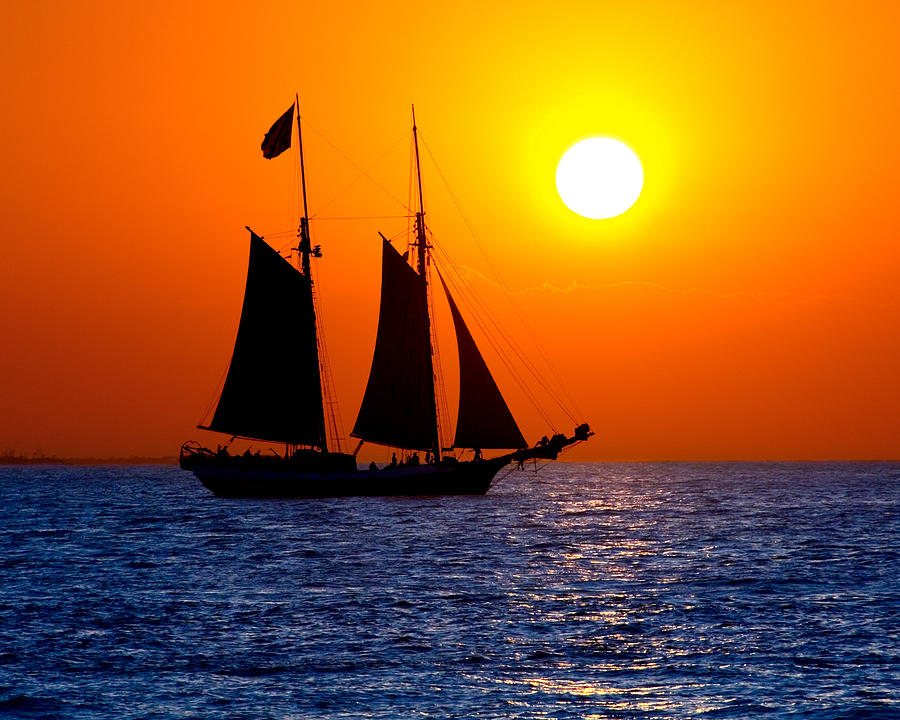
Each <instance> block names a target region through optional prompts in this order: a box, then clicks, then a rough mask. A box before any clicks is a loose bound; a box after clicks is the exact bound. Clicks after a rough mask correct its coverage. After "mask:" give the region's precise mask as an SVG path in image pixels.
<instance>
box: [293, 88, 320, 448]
mask: <svg viewBox="0 0 900 720" xmlns="http://www.w3.org/2000/svg"><path fill="white" fill-rule="evenodd" d="M294 105H295V107H296V109H297V147H298V149H299V151H300V189H301V195H302V197H303V214H302V215H301V217H300V227H299V229H298V233H297V237H298V238H299V240H300V242H299V244H298V245H297V250H298V252H299V253H300V267H301V269H302V271H303V275H304V276H305V277H306V283H304V289H305V291H306V292H307V293H308V298H307V299H308V302H309V307H311V308H312V321H313V322H312V348H311V350H310V352H311V354H312V357H313V358H314V360H315V367H316V368H317V369H318V389H319V392H318V393H317V394H316V397H315V398H314V400H313V402H314V405H315V407H314V408H313V412H314V413H315V419H316V423H317V424H318V427H319V437H320V442H319V448H320V449H321V451H322V452H323V453H324V452H328V434H327V432H326V431H325V403H324V401H323V392H322V372H321V367H322V365H321V362H320V360H319V322H318V318H317V317H316V303H315V297H314V294H313V279H312V268H311V265H310V255H313V256H315V257H322V251H321V250H320V249H319V247H318V246H317V247H316V248H315V249H313V247H312V242H311V239H310V234H309V208H308V203H307V199H306V166H305V164H304V162H303V130H302V128H301V126H300V94H299V93H296V94H295V95H294Z"/></svg>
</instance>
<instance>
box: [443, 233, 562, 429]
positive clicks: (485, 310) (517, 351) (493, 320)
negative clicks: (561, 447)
mask: <svg viewBox="0 0 900 720" xmlns="http://www.w3.org/2000/svg"><path fill="white" fill-rule="evenodd" d="M441 256H442V259H443V261H445V262H447V263H448V264H449V265H450V266H452V268H453V270H454V272H455V273H456V274H457V276H458V278H459V279H458V281H457V282H458V284H457V286H456V287H457V288H458V289H459V292H460V293H461V295H462V297H463V299H464V300H465V302H466V304H467V307H468V309H469V310H470V311H471V312H472V313H473V315H474V316H475V319H476V321H477V322H478V324H479V327H480V328H481V330H482V332H484V333H485V336H486V337H487V339H488V342H490V343H491V346H492V347H493V348H494V349H495V350H496V351H497V353H498V354H499V355H501V356H502V355H503V350H501V349H500V347H499V346H498V345H496V344H495V343H494V340H493V336H492V334H491V333H490V332H489V329H488V328H487V327H486V326H485V321H483V320H481V315H480V314H479V313H481V314H483V315H484V317H485V318H486V319H487V321H489V322H490V324H491V325H492V326H493V328H494V330H495V332H496V334H497V335H498V336H499V337H500V338H501V339H502V340H503V341H504V342H505V343H506V344H507V345H508V346H509V349H510V350H511V351H512V353H513V355H515V356H516V358H518V360H519V362H520V363H521V364H522V367H524V368H525V369H526V370H528V372H529V373H531V375H532V377H533V378H534V380H535V382H537V384H538V385H539V386H540V387H541V388H542V389H543V390H544V392H546V393H547V395H548V396H549V397H550V398H551V399H552V400H553V402H554V403H556V405H557V406H559V408H560V409H561V410H562V411H563V413H565V414H566V415H567V416H568V417H569V419H571V420H572V421H573V422H577V421H576V420H575V418H573V417H572V416H571V414H570V413H569V412H568V410H567V409H566V407H565V406H564V405H563V404H562V403H561V402H560V400H559V398H558V397H557V396H556V391H555V390H554V389H553V387H552V386H551V385H550V384H549V383H548V382H547V381H546V379H545V378H544V377H543V376H541V374H540V373H539V372H538V370H537V368H535V367H534V363H532V362H531V361H530V360H529V359H528V356H527V355H526V354H525V352H524V351H523V350H522V348H520V347H519V345H518V344H517V343H516V341H515V339H514V338H513V337H512V335H511V334H510V333H509V331H508V330H507V329H506V328H505V327H504V326H503V325H502V324H501V323H500V321H499V320H498V319H497V316H496V315H495V314H494V313H493V311H492V310H491V308H490V306H489V305H488V304H487V303H486V302H485V301H484V300H483V299H482V298H481V297H480V296H479V295H478V293H477V292H476V291H475V289H474V288H472V287H471V285H470V284H469V283H468V282H466V279H465V275H464V274H463V273H462V271H461V270H460V269H459V268H458V266H456V264H455V263H453V260H452V259H451V258H450V257H449V256H448V255H447V253H446V252H445V251H441ZM522 382H524V381H522ZM542 409H543V408H542ZM550 424H551V426H553V425H554V423H553V422H550ZM554 429H555V427H554Z"/></svg>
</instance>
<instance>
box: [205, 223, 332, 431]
mask: <svg viewBox="0 0 900 720" xmlns="http://www.w3.org/2000/svg"><path fill="white" fill-rule="evenodd" d="M316 358H317V355H316V334H315V314H314V312H313V305H312V294H311V292H310V287H309V279H308V278H307V277H305V276H304V275H303V274H301V273H300V272H299V271H298V270H297V269H296V268H295V267H293V266H292V265H291V264H290V263H289V262H288V261H287V260H285V259H284V258H283V257H281V255H279V254H278V253H277V252H275V250H273V249H272V248H271V247H269V245H267V244H266V243H265V242H264V241H263V240H262V238H260V237H259V236H257V235H256V234H255V233H253V232H252V231H251V233H250V263H249V268H248V271H247V287H246V290H245V292H244V306H243V309H242V310H241V322H240V325H239V326H238V333H237V339H236V340H235V343H234V354H233V356H232V358H231V365H230V366H229V368H228V375H227V377H226V378H225V385H224V386H223V388H222V395H221V396H220V398H219V404H218V406H217V407H216V412H215V414H214V415H213V419H212V422H211V423H210V424H209V429H210V430H216V431H218V432H223V433H227V434H229V435H240V436H243V437H250V438H258V439H262V440H270V441H274V442H285V443H293V444H297V445H313V446H318V447H322V446H324V443H325V438H324V433H325V428H324V421H323V414H322V386H321V384H320V382H319V368H318V363H317V360H316ZM276 367H277V368H278V369H279V370H282V371H285V372H282V373H278V372H275V369H276ZM285 373H287V374H285Z"/></svg>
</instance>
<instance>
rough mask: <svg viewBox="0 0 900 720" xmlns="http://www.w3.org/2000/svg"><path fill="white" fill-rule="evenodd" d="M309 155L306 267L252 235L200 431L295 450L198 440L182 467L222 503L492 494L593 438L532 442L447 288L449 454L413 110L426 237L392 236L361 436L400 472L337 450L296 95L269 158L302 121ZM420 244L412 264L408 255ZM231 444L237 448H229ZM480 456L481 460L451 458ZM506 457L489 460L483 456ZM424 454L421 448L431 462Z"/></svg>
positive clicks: (358, 427) (421, 225)
mask: <svg viewBox="0 0 900 720" xmlns="http://www.w3.org/2000/svg"><path fill="white" fill-rule="evenodd" d="M295 113H296V119H297V131H298V132H297V139H298V147H299V156H300V180H301V188H302V200H303V215H302V217H301V219H300V226H299V231H298V233H297V237H298V239H299V242H298V245H297V247H296V248H294V249H296V250H297V251H298V255H299V258H300V263H299V264H300V267H299V268H298V267H295V265H293V264H292V263H291V262H290V261H289V260H287V259H286V258H284V257H283V256H282V255H281V254H280V253H279V252H277V251H276V250H275V249H274V248H273V247H271V246H270V245H269V244H268V243H267V242H266V241H265V239H264V238H263V237H261V236H259V235H257V234H256V233H255V232H253V230H251V229H250V228H249V227H248V228H247V230H248V231H249V232H250V257H249V265H248V272H247V283H246V288H245V292H244V302H243V307H242V310H241V318H240V323H239V326H238V331H237V338H236V340H235V344H234V352H233V354H232V358H231V363H230V365H229V368H228V372H227V375H226V377H225V381H224V385H223V386H222V390H221V393H220V395H219V399H218V403H217V405H216V408H215V412H214V413H213V415H212V419H211V420H210V421H209V423H208V424H207V425H202V424H201V425H198V428H200V429H204V430H211V431H215V432H218V433H223V434H225V435H229V436H231V438H232V440H233V439H235V438H246V439H250V440H255V441H260V440H261V441H266V442H274V443H279V444H283V446H284V453H283V454H280V453H275V452H273V453H271V454H267V455H262V454H260V452H259V451H257V452H256V453H255V454H254V453H251V452H250V451H249V450H248V451H246V452H245V453H243V454H231V453H229V452H228V446H227V445H226V446H225V447H224V448H223V447H222V446H219V447H218V448H217V449H216V450H212V449H210V448H206V447H204V446H202V445H201V444H199V443H197V442H195V441H189V442H187V443H185V444H184V445H183V446H182V447H181V452H180V458H179V460H180V466H181V467H182V468H183V469H185V470H188V471H191V472H193V473H194V475H195V476H196V477H197V478H198V479H199V480H200V482H201V483H202V484H203V485H204V486H205V487H206V488H208V489H209V490H211V491H212V492H213V493H214V494H215V495H217V496H220V497H257V498H269V497H272V498H285V497H337V496H377V495H386V496H390V495H397V496H426V495H483V494H485V493H487V491H488V490H489V488H490V486H491V482H492V481H493V479H494V477H495V476H496V475H497V473H498V472H499V471H500V469H501V468H503V467H505V466H507V465H509V464H511V463H516V464H517V465H518V466H519V467H522V466H523V464H524V463H525V462H526V461H528V460H538V459H542V460H555V459H556V458H557V457H558V455H559V454H560V452H562V451H563V449H565V448H566V447H568V446H570V445H573V444H575V443H577V442H582V441H584V440H587V439H588V437H590V436H591V435H592V434H593V433H592V432H591V430H590V428H589V426H588V424H587V423H582V424H580V425H578V426H577V427H576V428H575V430H574V433H573V434H572V435H571V436H566V435H565V434H563V433H556V434H554V435H552V437H547V436H546V435H545V436H544V437H543V438H542V439H541V441H540V442H538V443H537V444H535V445H533V446H531V447H529V446H528V443H527V442H526V441H525V438H524V437H523V435H522V433H521V431H520V430H519V427H518V425H517V423H516V421H515V419H514V417H513V415H512V413H511V412H510V410H509V407H508V406H507V404H506V401H505V400H504V398H503V395H502V394H501V392H500V390H499V388H498V387H497V383H496V382H495V380H494V378H493V376H492V375H491V372H490V370H489V369H488V367H487V364H486V363H485V361H484V358H483V356H482V354H481V352H480V351H479V349H478V346H477V345H476V344H475V340H474V338H473V337H472V334H471V333H470V332H469V329H468V327H467V325H466V322H465V320H464V319H463V316H462V314H461V312H460V310H459V306H458V305H457V303H456V302H455V301H454V299H453V297H452V295H451V294H450V290H449V288H448V287H447V284H446V283H445V282H444V280H443V278H441V285H442V287H443V289H444V292H445V294H446V297H447V301H448V304H449V308H450V313H451V315H452V318H453V325H454V329H455V332H456V340H457V349H458V357H459V364H460V369H459V376H460V388H459V411H458V415H457V423H456V433H455V438H454V440H453V443H452V446H451V447H450V448H444V447H442V443H441V441H440V433H439V429H438V413H437V402H436V395H435V378H436V374H435V366H434V357H435V353H434V351H433V347H432V343H433V336H432V328H431V326H432V318H431V308H430V306H429V302H428V284H429V275H430V273H429V265H430V258H429V251H430V249H431V247H432V246H431V244H430V243H429V241H428V234H427V232H426V225H425V205H424V199H423V193H422V176H421V169H420V163H419V138H418V130H417V127H416V122H415V109H413V129H412V133H413V143H414V149H415V167H416V183H417V188H418V210H417V211H416V212H415V226H414V228H415V240H414V242H411V243H410V248H409V250H408V251H407V254H406V255H404V254H401V253H400V252H399V251H398V250H397V249H396V248H394V247H393V245H392V244H391V243H390V241H388V239H387V238H385V237H384V235H381V239H382V268H381V271H382V282H381V305H380V313H379V319H378V330H377V336H376V341H375V348H374V353H373V358H372V364H371V369H370V372H369V379H368V383H367V385H366V390H365V394H364V396H363V399H362V404H361V407H360V410H359V414H358V416H357V419H356V423H355V425H354V427H353V431H352V433H351V435H352V436H353V437H355V438H357V439H358V440H359V445H358V446H357V448H356V452H358V451H359V449H360V447H362V444H363V443H364V442H368V443H375V444H378V445H383V446H387V447H389V448H396V449H398V450H400V451H401V454H403V453H404V451H405V453H406V455H405V458H404V459H403V460H401V461H400V462H397V460H396V453H394V455H393V457H392V461H391V463H390V464H385V465H384V466H382V467H378V466H376V465H375V464H374V463H373V464H371V465H369V466H368V469H365V468H360V467H359V466H358V465H357V462H356V453H352V454H351V453H345V452H340V451H335V450H334V449H332V448H329V440H328V432H327V431H326V413H325V405H326V403H325V402H324V401H323V381H324V380H325V379H326V378H325V372H326V370H327V368H326V366H325V365H324V364H323V363H322V361H321V360H322V358H321V357H320V342H321V337H320V333H319V327H318V325H317V314H316V304H315V292H314V288H313V280H312V275H311V258H318V257H321V248H320V246H318V245H315V246H314V245H313V244H312V241H311V238H310V228H309V214H308V208H307V197H306V170H305V166H304V161H303V140H302V133H301V132H300V105H299V98H296V99H295V103H294V105H292V106H291V108H290V109H289V110H288V111H287V112H286V113H284V114H283V115H282V116H281V117H280V118H279V119H278V121H276V123H275V124H274V125H273V126H272V128H271V129H270V131H269V133H267V134H266V138H265V140H264V141H263V145H262V149H263V154H264V156H265V157H267V158H271V157H275V156H276V155H278V154H280V153H281V152H283V151H284V150H285V149H286V148H287V147H289V146H290V144H291V141H292V129H291V126H292V124H293V118H294V114H295ZM412 250H414V251H415V255H414V265H411V264H410V262H409V260H408V259H407V256H408V255H410V254H412V253H411V252H410V251H412ZM272 358H280V359H281V360H283V361H285V362H286V363H287V364H288V365H290V367H292V368H293V377H292V379H291V380H290V381H289V382H284V381H283V380H282V379H281V378H279V377H277V376H276V375H274V374H273V373H271V372H270V369H269V368H270V363H271V361H272ZM229 442H230V441H229ZM460 449H470V450H472V451H473V458H472V459H471V460H463V459H460V458H457V457H456V456H455V455H453V454H452V452H453V451H454V450H460ZM495 449H499V450H505V451H506V452H505V453H503V454H500V455H497V456H495V457H491V458H487V457H484V455H483V451H484V450H495ZM419 453H423V454H424V458H422V459H420V457H419Z"/></svg>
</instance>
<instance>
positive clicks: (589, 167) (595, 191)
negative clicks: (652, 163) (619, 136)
mask: <svg viewBox="0 0 900 720" xmlns="http://www.w3.org/2000/svg"><path fill="white" fill-rule="evenodd" d="M643 186H644V170H643V168H642V167H641V161H640V160H638V157H637V155H635V154H634V153H633V152H632V151H631V149H630V148H629V147H628V146H627V145H625V144H624V143H621V142H619V141H618V140H613V139H612V138H607V137H592V138H588V139H587V140H582V141H581V142H578V143H575V144H574V145H573V146H572V147H570V148H569V149H568V150H566V153H565V155H563V156H562V159H561V160H560V161H559V165H558V166H557V168H556V189H557V190H558V191H559V196H560V197H561V198H562V201H563V202H564V203H565V204H566V207H568V208H569V209H570V210H572V211H574V212H577V213H578V214H579V215H583V216H584V217H587V218H593V219H600V218H611V217H615V216H616V215H621V214H622V213H623V212H625V211H626V210H627V209H628V208H630V207H631V206H632V205H634V203H635V200H637V199H638V196H639V195H640V194H641V188H642V187H643Z"/></svg>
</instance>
